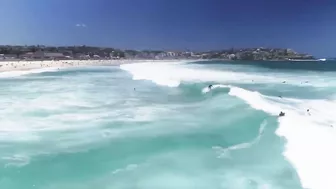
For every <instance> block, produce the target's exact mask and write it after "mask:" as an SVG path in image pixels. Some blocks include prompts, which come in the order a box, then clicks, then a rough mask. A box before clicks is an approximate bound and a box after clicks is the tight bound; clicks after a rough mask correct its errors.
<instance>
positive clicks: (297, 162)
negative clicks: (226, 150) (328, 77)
mask: <svg viewBox="0 0 336 189" xmlns="http://www.w3.org/2000/svg"><path fill="white" fill-rule="evenodd" d="M229 95H232V96H235V97H238V98H240V99H242V100H244V101H245V102H246V103H248V104H249V105H250V106H251V107H252V108H254V109H257V110H262V111H264V112H266V113H269V114H271V115H277V114H278V113H279V112H280V111H284V112H285V113H286V116H284V117H280V118H279V119H278V121H279V128H278V130H277V131H276V134H278V135H279V136H283V137H284V138H286V150H285V152H284V156H285V157H286V158H287V159H288V160H289V161H290V162H291V163H292V164H293V166H294V167H295V168H296V170H297V172H298V175H299V177H300V179H301V183H302V186H303V187H305V188H313V189H320V188H323V189H329V188H330V189H333V188H336V161H335V159H336V153H335V152H334V150H333V149H334V148H335V147H336V130H335V129H334V128H333V127H331V126H332V125H333V126H336V117H335V115H334V112H336V101H328V100H298V99H288V98H287V99H286V98H284V99H280V100H279V99H277V98H275V97H269V96H265V95H262V94H260V93H258V92H253V91H249V90H245V89H242V88H238V87H230V92H229ZM307 109H309V110H310V114H308V113H307V112H306V110H307ZM247 146H249V144H248V143H246V144H240V145H238V146H234V148H237V147H238V148H244V147H247Z"/></svg>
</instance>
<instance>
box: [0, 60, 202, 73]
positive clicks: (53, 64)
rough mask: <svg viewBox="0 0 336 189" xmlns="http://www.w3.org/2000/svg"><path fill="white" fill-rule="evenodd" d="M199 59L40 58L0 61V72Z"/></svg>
mask: <svg viewBox="0 0 336 189" xmlns="http://www.w3.org/2000/svg"><path fill="white" fill-rule="evenodd" d="M194 61H199V60H182V59H181V60H179V59H176V60H131V59H122V60H42V61H25V60H23V61H0V72H12V71H26V70H35V69H44V68H69V67H85V66H119V65H121V64H133V63H145V62H146V63H150V62H153V63H154V62H155V63H169V62H194Z"/></svg>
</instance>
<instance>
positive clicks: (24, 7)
mask: <svg viewBox="0 0 336 189" xmlns="http://www.w3.org/2000/svg"><path fill="white" fill-rule="evenodd" d="M0 4H1V5H0V23H1V27H0V43H1V44H22V45H24V44H29V45H30V44H45V45H83V44H85V45H96V46H109V47H117V48H122V49H126V48H127V49H166V50H184V49H191V50H212V49H226V48H230V47H259V46H263V47H288V48H293V49H294V50H297V51H300V52H307V53H311V54H313V55H316V56H336V1H335V2H333V1H322V0H282V1H273V0H230V1H228V0H32V1H29V0H0Z"/></svg>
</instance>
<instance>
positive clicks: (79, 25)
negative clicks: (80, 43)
mask: <svg viewBox="0 0 336 189" xmlns="http://www.w3.org/2000/svg"><path fill="white" fill-rule="evenodd" d="M75 26H76V27H83V28H85V27H86V24H76V25H75Z"/></svg>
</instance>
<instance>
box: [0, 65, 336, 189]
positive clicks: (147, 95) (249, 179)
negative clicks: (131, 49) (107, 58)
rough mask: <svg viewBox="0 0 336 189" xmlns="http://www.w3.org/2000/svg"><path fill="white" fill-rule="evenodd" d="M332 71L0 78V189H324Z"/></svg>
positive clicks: (330, 179) (45, 72) (287, 68)
mask: <svg viewBox="0 0 336 189" xmlns="http://www.w3.org/2000/svg"><path fill="white" fill-rule="evenodd" d="M335 65H336V64H335V63H333V62H325V63H323V64H320V63H318V62H247V63H246V62H245V63H240V62H219V61H206V62H185V61H176V62H172V61H170V62H143V63H135V64H122V65H120V66H92V67H89V66H87V67H72V68H62V69H53V68H50V69H49V68H48V69H36V70H25V71H20V72H17V71H16V72H2V73H0V188H4V189H19V188H20V189H21V188H25V189H58V188H62V189H91V188H102V189H130V188H132V189H133V188H136V189H151V188H153V189H154V188H155V189H175V188H178V189H180V188H183V189H203V188H211V189H303V188H309V189H334V188H336V161H335V159H336V153H335V152H334V148H335V147H336V116H335V115H336V114H335V112H336V76H335V72H336V66H335ZM209 85H212V88H211V89H209V87H208V86H209ZM281 111H283V112H285V113H286V115H285V116H284V117H278V114H279V112H281Z"/></svg>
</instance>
